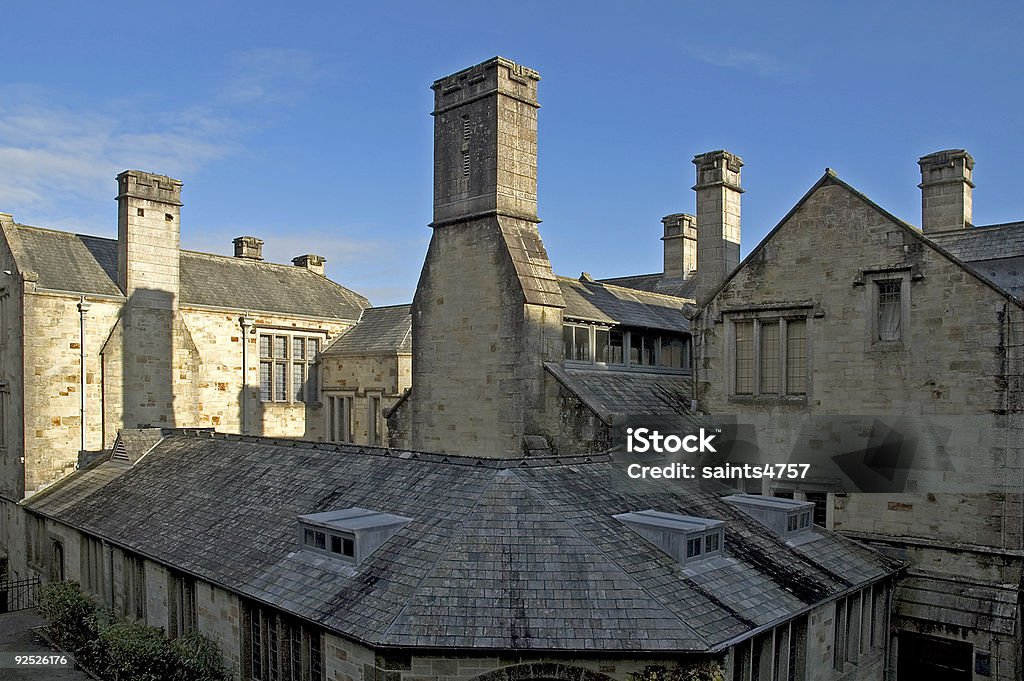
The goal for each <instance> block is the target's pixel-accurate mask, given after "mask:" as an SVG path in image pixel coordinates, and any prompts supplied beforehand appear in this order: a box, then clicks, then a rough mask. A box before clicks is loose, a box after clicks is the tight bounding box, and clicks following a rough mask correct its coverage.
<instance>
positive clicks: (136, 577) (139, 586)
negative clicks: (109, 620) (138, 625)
mask: <svg viewBox="0 0 1024 681" xmlns="http://www.w3.org/2000/svg"><path fill="white" fill-rule="evenodd" d="M121 596H122V598H121V614H122V615H124V616H125V617H126V618H129V619H135V620H137V621H139V622H143V623H144V622H145V621H146V600H147V593H146V559H145V558H143V557H142V556H140V555H138V554H135V553H131V552H129V551H122V552H121Z"/></svg>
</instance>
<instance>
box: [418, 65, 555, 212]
mask: <svg viewBox="0 0 1024 681" xmlns="http://www.w3.org/2000/svg"><path fill="white" fill-rule="evenodd" d="M539 80H540V75H538V73H537V72H536V71H534V70H532V69H528V68H526V67H525V66H520V65H519V64H515V63H513V62H511V61H508V60H507V59H503V58H501V57H495V58H494V59H491V60H489V61H486V62H484V63H483V64H479V65H477V66H474V67H472V68H469V69H466V70H464V71H460V72H458V73H456V74H453V75H451V76H448V77H447V78H441V79H440V80H437V81H435V82H434V84H433V85H432V86H431V87H432V89H433V90H434V113H433V116H434V226H435V227H436V226H439V225H444V224H447V223H449V222H451V221H453V220H459V219H465V218H467V217H472V216H476V215H482V214H493V213H498V214H500V215H509V216H512V217H518V218H522V219H525V220H530V221H533V222H539V220H538V219H537V109H538V108H539V107H540V104H538V103H537V81H539Z"/></svg>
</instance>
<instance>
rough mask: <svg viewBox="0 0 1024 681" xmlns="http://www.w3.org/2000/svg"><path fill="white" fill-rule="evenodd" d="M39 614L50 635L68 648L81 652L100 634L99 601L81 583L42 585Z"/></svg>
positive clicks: (61, 645)
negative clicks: (93, 599)
mask: <svg viewBox="0 0 1024 681" xmlns="http://www.w3.org/2000/svg"><path fill="white" fill-rule="evenodd" d="M39 613H40V614H41V615H42V616H43V617H44V618H46V622H47V625H48V627H49V630H50V636H52V637H53V640H54V642H55V643H56V644H57V645H59V646H60V647H61V648H64V649H65V650H69V651H71V652H72V653H78V652H79V651H81V650H83V649H84V648H85V647H86V646H87V645H88V644H89V642H90V641H92V640H94V639H95V638H96V637H97V636H98V628H99V625H98V624H97V621H96V604H95V603H93V602H92V599H90V598H89V597H88V596H87V595H85V594H84V593H82V590H81V588H79V586H78V583H77V582H55V583H53V584H46V585H44V586H42V587H40V588H39Z"/></svg>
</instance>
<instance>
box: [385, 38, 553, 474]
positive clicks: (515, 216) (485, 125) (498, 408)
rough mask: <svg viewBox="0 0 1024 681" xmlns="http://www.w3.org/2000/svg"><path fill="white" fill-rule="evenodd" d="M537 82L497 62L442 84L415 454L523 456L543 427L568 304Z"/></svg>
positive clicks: (417, 375)
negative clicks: (542, 174) (545, 190)
mask: <svg viewBox="0 0 1024 681" xmlns="http://www.w3.org/2000/svg"><path fill="white" fill-rule="evenodd" d="M539 80H540V76H538V74H537V72H536V71H533V70H531V69H528V68H526V67H524V66H520V65H519V64H515V63H513V62H511V61H509V60H507V59H503V58H501V57H495V58H494V59H490V60H488V61H486V62H484V63H482V64H478V65H477V66H474V67H472V68H469V69H465V70H463V71H459V72H458V73H455V74H453V75H451V76H448V77H446V78H442V79H440V80H438V81H436V82H435V83H434V84H433V86H432V88H433V90H434V112H433V116H434V221H433V223H432V224H431V227H432V228H433V230H434V232H433V235H432V236H431V239H430V247H429V249H428V250H427V257H426V260H425V261H424V263H423V270H422V272H421V273H420V280H419V284H418V285H417V287H416V295H415V296H414V298H413V305H412V318H413V350H412V354H413V362H412V367H413V369H412V371H413V389H412V393H411V394H410V396H409V398H408V399H407V400H406V402H405V403H403V405H402V408H403V409H408V414H409V423H410V424H411V425H410V430H409V432H408V443H407V444H408V446H411V447H412V448H413V449H418V450H426V451H434V452H448V453H453V454H469V455H473V456H487V457H518V456H522V455H523V453H524V452H525V451H526V450H527V449H528V447H526V442H527V440H526V438H527V436H538V435H540V434H541V431H542V430H543V425H542V423H541V421H542V420H543V419H544V412H543V402H544V362H545V361H558V360H560V359H561V355H562V308H563V307H564V301H563V300H562V294H561V291H560V289H559V287H558V281H557V280H556V279H555V276H554V273H553V272H552V271H551V263H550V262H549V261H548V256H547V252H546V251H545V249H544V244H543V242H542V241H541V238H540V233H539V232H538V231H537V223H538V222H540V220H539V219H538V218H537V109H538V107H539V104H538V103H537V81H539ZM530 441H531V442H535V440H533V439H532V438H531V440H530Z"/></svg>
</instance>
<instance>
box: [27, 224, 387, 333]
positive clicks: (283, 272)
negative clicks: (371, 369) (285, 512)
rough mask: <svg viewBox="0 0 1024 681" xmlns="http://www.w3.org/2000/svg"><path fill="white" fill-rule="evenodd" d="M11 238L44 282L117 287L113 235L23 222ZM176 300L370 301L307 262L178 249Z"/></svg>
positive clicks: (316, 305)
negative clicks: (178, 297)
mask: <svg viewBox="0 0 1024 681" xmlns="http://www.w3.org/2000/svg"><path fill="white" fill-rule="evenodd" d="M14 232H15V237H16V238H15V239H14V240H13V242H12V247H13V249H14V256H15V260H16V261H17V263H18V268H19V269H20V270H21V271H23V272H24V271H34V272H36V273H37V274H38V275H39V279H38V282H37V283H38V285H39V286H40V287H43V288H49V289H56V290H59V291H71V292H74V293H97V294H102V295H112V296H119V295H121V290H120V289H119V288H118V285H117V241H116V240H115V239H105V238H101V237H93V236H86V235H81V234H72V233H70V232H60V231H56V230H50V229H41V228H38V227H29V226H26V225H15V226H14ZM180 264H181V271H180V277H181V280H180V286H181V302H182V303H184V304H193V305H208V306H213V307H226V308H233V309H237V310H252V311H253V312H277V313H281V314H300V315H304V316H310V317H327V318H334V319H358V318H359V313H360V311H361V310H362V309H363V308H365V307H367V306H369V301H367V299H366V298H365V297H363V296H361V295H359V294H358V293H355V292H354V291H351V290H349V289H347V288H345V287H343V286H340V285H338V284H336V283H334V282H333V281H331V280H329V279H327V278H326V277H322V276H320V275H318V274H314V273H313V272H310V271H309V270H307V269H305V268H301V267H295V266H291V265H278V264H274V263H268V262H263V261H256V260H249V259H245V258H233V257H228V256H221V255H212V254H208V253H196V252H194V251H181V260H180Z"/></svg>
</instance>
